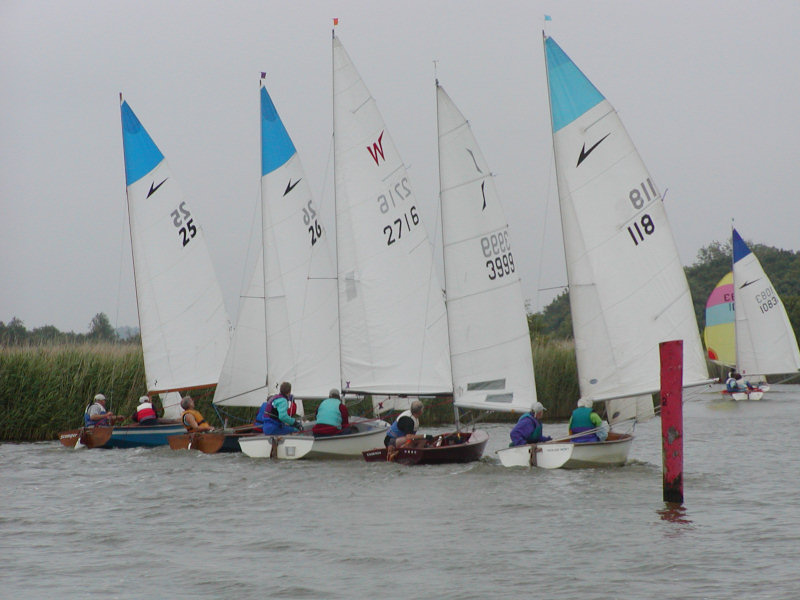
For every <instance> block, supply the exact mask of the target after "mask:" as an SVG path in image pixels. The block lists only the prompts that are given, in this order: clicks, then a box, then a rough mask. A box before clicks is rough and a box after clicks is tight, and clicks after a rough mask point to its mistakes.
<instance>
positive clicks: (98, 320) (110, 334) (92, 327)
mask: <svg viewBox="0 0 800 600" xmlns="http://www.w3.org/2000/svg"><path fill="white" fill-rule="evenodd" d="M87 337H88V339H89V340H92V341H95V342H113V341H114V340H116V339H117V334H116V332H115V331H114V328H113V327H112V326H111V323H110V322H109V320H108V316H107V315H106V314H105V313H97V314H96V315H95V316H94V317H93V318H92V321H91V322H90V323H89V335H88V336H87Z"/></svg>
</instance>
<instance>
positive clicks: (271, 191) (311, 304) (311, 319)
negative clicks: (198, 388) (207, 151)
mask: <svg viewBox="0 0 800 600" xmlns="http://www.w3.org/2000/svg"><path fill="white" fill-rule="evenodd" d="M261 167H262V168H261V173H262V176H261V204H262V240H263V244H262V252H261V255H260V257H259V261H258V264H257V265H256V271H255V272H254V274H253V278H252V280H251V283H250V286H249V287H248V292H247V297H248V301H247V303H246V305H247V307H248V311H247V312H245V313H244V315H243V317H244V318H245V321H244V322H242V321H241V320H240V324H238V325H237V330H236V334H235V337H234V343H233V344H232V352H236V355H235V356H234V357H229V361H228V362H229V366H230V369H231V375H230V378H228V377H226V379H225V384H226V385H225V388H224V389H222V390H218V393H217V395H216V396H215V402H216V403H218V404H228V405H236V406H242V405H245V406H258V405H260V404H261V403H262V402H264V400H265V399H266V396H267V394H268V393H273V392H276V391H277V387H278V386H279V385H280V383H281V382H282V381H290V382H291V383H292V393H293V394H294V395H296V396H298V397H301V398H325V397H327V395H328V391H329V390H330V389H331V388H332V387H337V386H338V385H339V340H338V321H337V305H336V303H337V285H336V276H335V271H334V267H333V260H332V258H331V254H330V248H329V245H328V237H327V234H326V232H325V230H324V228H323V227H322V222H321V218H320V215H319V209H318V208H317V206H316V205H315V204H314V201H313V199H312V197H311V188H310V186H309V184H308V180H307V179H306V176H305V173H304V171H303V167H302V164H301V162H300V158H299V156H298V154H297V152H296V150H295V147H294V144H293V143H292V140H291V138H290V137H289V134H288V133H287V131H286V128H285V127H284V125H283V122H282V121H281V119H280V117H279V115H278V113H277V110H276V109H275V106H274V104H273V102H272V99H271V98H270V96H269V93H268V92H267V89H266V85H265V83H264V80H263V78H262V81H261ZM259 287H260V289H259ZM259 304H260V307H262V310H263V311H264V312H262V314H261V315H260V316H259V315H258V314H257V309H258V308H259ZM251 306H253V307H255V308H254V309H251V308H250V307H251ZM262 323H263V325H262ZM240 333H241V336H242V339H241V340H240V338H239V336H240ZM240 341H241V344H240V343H239V342H240ZM257 345H260V348H255V346H257ZM265 386H266V388H267V389H265ZM220 388H223V386H222V385H220Z"/></svg>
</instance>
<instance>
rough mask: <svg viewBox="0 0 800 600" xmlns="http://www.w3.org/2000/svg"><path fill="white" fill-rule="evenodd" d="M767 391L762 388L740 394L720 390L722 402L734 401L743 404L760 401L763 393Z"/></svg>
mask: <svg viewBox="0 0 800 600" xmlns="http://www.w3.org/2000/svg"><path fill="white" fill-rule="evenodd" d="M766 391H767V390H765V389H763V388H759V389H754V390H747V391H742V392H729V391H728V390H722V398H723V400H735V401H736V402H744V401H746V400H761V399H762V398H763V397H764V392H766Z"/></svg>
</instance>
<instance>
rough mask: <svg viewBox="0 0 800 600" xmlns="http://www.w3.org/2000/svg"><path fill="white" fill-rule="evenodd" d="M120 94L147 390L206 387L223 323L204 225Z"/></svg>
mask: <svg viewBox="0 0 800 600" xmlns="http://www.w3.org/2000/svg"><path fill="white" fill-rule="evenodd" d="M120 100H121V106H120V110H121V114H122V141H123V147H124V153H125V180H126V185H127V196H128V218H129V220H130V231H131V245H132V248H133V267H134V278H135V281H136V300H137V306H138V310H139V327H140V330H141V336H142V351H143V354H144V365H145V375H146V380H147V390H148V392H149V393H151V394H152V393H159V392H168V391H175V390H187V389H191V388H197V387H205V386H211V385H214V384H216V383H217V378H218V377H219V373H220V369H221V367H222V363H223V360H224V358H225V353H226V352H227V350H228V343H229V338H230V323H229V321H228V317H227V313H226V311H225V304H224V302H223V299H222V292H221V291H220V288H219V284H218V282H217V278H216V275H215V273H214V268H213V266H212V263H211V258H210V256H209V253H208V249H207V247H206V242H205V239H204V235H203V229H202V227H201V225H200V222H199V221H198V218H197V214H196V213H195V212H194V211H193V210H192V208H191V207H190V205H189V203H188V202H187V201H186V200H185V199H184V197H183V195H182V193H181V191H180V189H179V187H178V184H177V182H176V181H175V179H174V178H173V176H172V172H171V171H170V169H169V166H168V165H167V161H166V160H165V159H164V155H163V154H162V153H161V151H160V150H159V149H158V147H157V146H156V145H155V143H154V142H153V140H152V139H151V137H150V136H149V135H148V133H147V131H146V130H145V129H144V127H143V126H142V124H141V123H140V122H139V119H137V118H136V115H135V114H134V113H133V111H132V110H131V108H130V106H129V105H128V103H127V102H126V101H124V100H122V99H120Z"/></svg>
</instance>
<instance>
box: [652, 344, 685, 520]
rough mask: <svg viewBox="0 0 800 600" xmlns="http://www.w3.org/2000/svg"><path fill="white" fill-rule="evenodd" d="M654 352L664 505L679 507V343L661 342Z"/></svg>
mask: <svg viewBox="0 0 800 600" xmlns="http://www.w3.org/2000/svg"><path fill="white" fill-rule="evenodd" d="M658 349H659V353H660V355H661V449H662V457H663V461H664V464H663V473H664V502H672V503H675V504H683V394H682V392H681V384H682V383H683V340H674V341H671V342H661V343H660V344H659V346H658Z"/></svg>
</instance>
